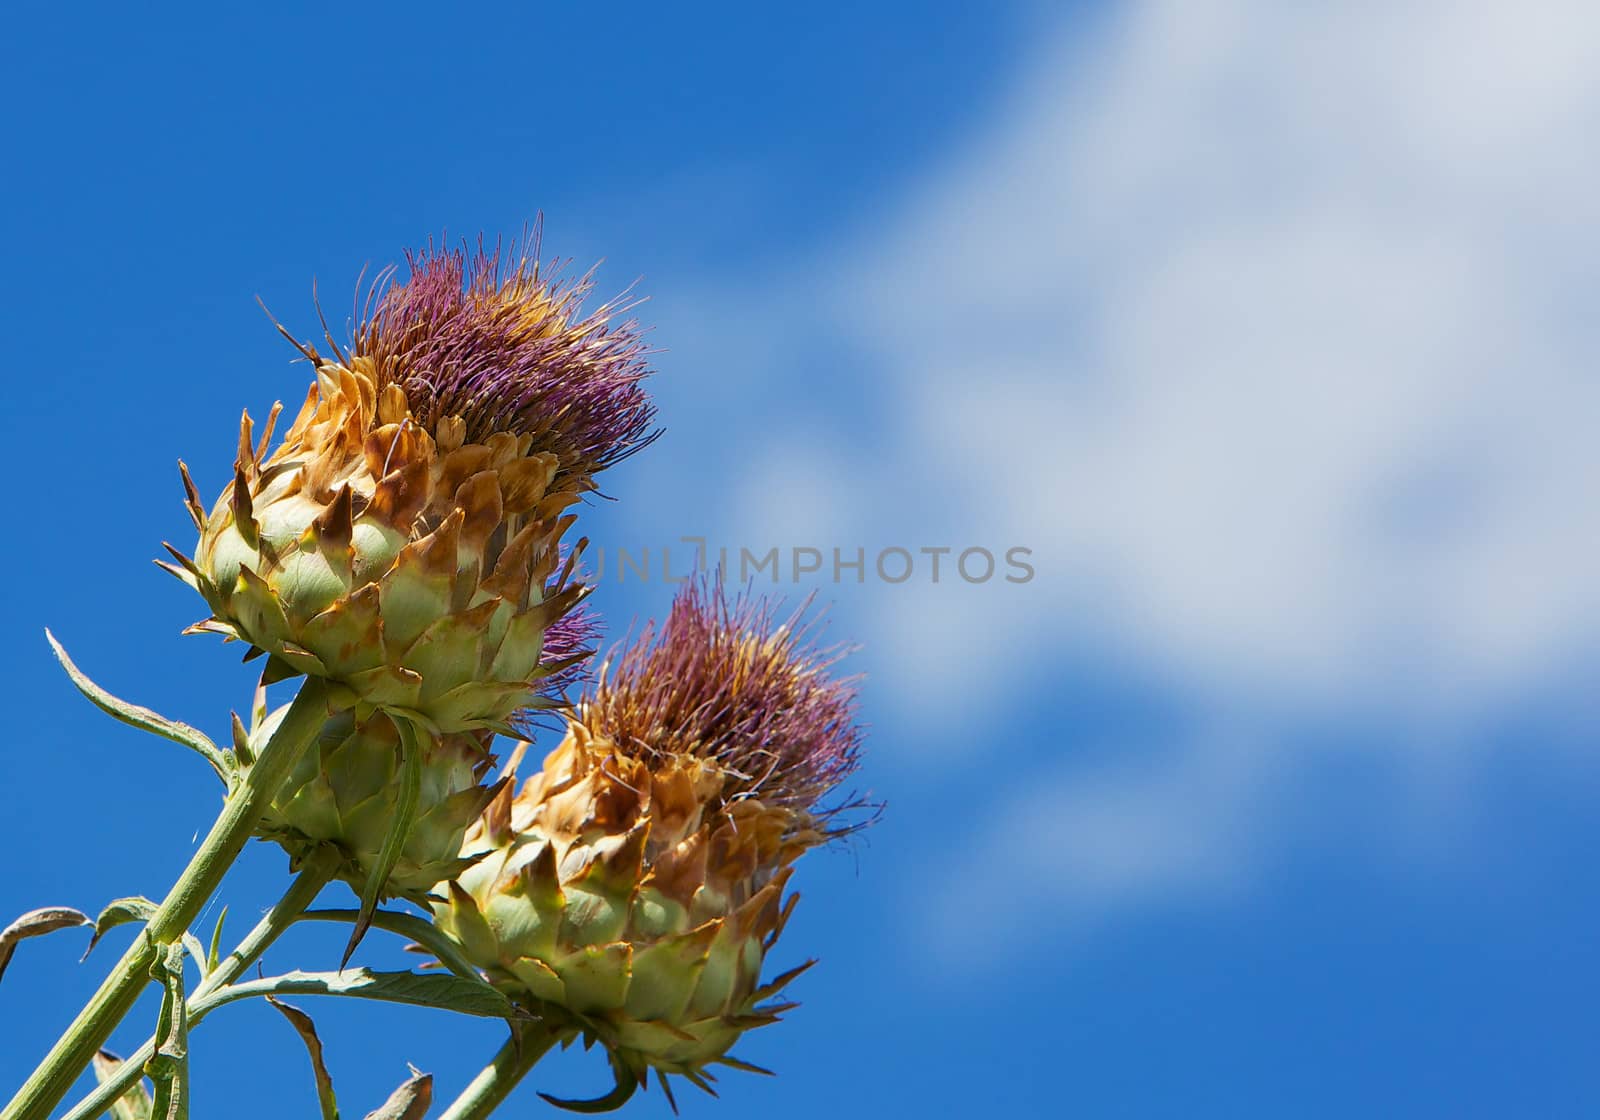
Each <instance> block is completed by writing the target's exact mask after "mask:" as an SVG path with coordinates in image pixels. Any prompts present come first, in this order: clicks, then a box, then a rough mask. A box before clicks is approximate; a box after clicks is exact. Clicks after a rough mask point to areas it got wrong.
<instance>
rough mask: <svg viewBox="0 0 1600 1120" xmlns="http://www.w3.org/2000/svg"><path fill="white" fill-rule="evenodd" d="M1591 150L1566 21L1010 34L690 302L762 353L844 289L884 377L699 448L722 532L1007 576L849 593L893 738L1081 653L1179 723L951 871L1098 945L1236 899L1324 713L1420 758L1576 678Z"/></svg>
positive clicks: (1594, 361) (1535, 10)
mask: <svg viewBox="0 0 1600 1120" xmlns="http://www.w3.org/2000/svg"><path fill="white" fill-rule="evenodd" d="M1597 126H1600V10H1597V9H1595V8H1594V7H1593V6H1592V5H1589V4H1585V3H1581V2H1576V0H1573V2H1558V3H1545V4H1533V5H1505V4H1500V3H1495V2H1493V0H1472V2H1466V0H1451V2H1437V3H1433V2H1426V0H1389V2H1385V3H1370V4H1362V3H1358V4H1341V5H1328V6H1316V5H1285V4H1278V3H1273V2H1271V0H1150V2H1146V3H1139V4H1129V5H1125V6H1122V7H1121V8H1119V9H1118V10H1117V12H1116V13H1114V14H1112V15H1108V16H1107V17H1105V19H1104V20H1103V21H1102V22H1100V23H1098V24H1096V25H1094V26H1093V27H1092V29H1090V30H1087V31H1085V30H1082V29H1080V28H1078V27H1076V26H1067V27H1063V28H1060V29H1059V30H1058V31H1057V32H1056V33H1055V34H1053V35H1041V36H1039V37H1038V39H1037V41H1036V48H1035V53H1034V56H1033V57H1032V59H1031V60H1030V61H1029V62H1028V64H1027V66H1026V68H1025V71H1024V72H1023V73H1022V74H1021V76H1020V77H1019V79H1018V80H1017V82H1016V83H1015V85H1014V87H1013V88H1012V89H1011V90H1010V92H1009V95H1008V96H1007V97H1006V98H1005V99H1004V100H1003V102H1002V103H1001V104H1000V105H999V106H998V108H997V110H996V112H995V113H994V115H993V117H992V119H991V120H990V121H989V123H988V125H987V126H986V127H984V128H983V129H981V130H980V132H979V133H978V134H977V135H975V136H973V137H971V138H969V139H968V141H967V142H966V143H964V144H963V145H962V146H960V147H959V148H958V150H956V151H955V152H954V153H953V154H952V156H951V158H950V159H949V161H948V162H947V163H946V164H944V165H943V166H942V167H940V168H937V169H935V170H934V171H933V172H932V173H931V174H930V175H929V176H928V177H927V178H926V180H925V181H924V182H922V183H921V184H919V185H916V186H915V189H913V190H912V191H910V192H909V194H908V196H907V197H905V198H902V199H901V200H899V201H898V202H897V203H896V204H895V205H893V206H891V207H889V208H888V209H887V210H886V211H885V212H883V213H879V214H875V215H873V216H872V218H871V221H869V222H867V223H864V224H863V226H862V227H861V229H860V230H859V231H857V234H856V235H855V236H854V237H851V238H848V239H847V240H846V243H844V244H835V245H831V246H828V247H827V248H826V253H825V254H824V256H823V257H822V258H819V260H820V261H821V262H822V263H819V264H816V265H815V267H809V266H808V267H802V268H800V269H798V270H797V271H796V273H795V274H794V275H791V276H789V277H787V278H785V280H784V281H783V282H782V283H781V284H779V285H775V286H774V289H773V290H766V291H756V292H743V293H740V294H739V296H738V297H736V298H735V297H730V296H724V297H723V298H721V299H720V300H718V301H717V307H718V311H719V314H720V315H722V316H725V317H726V316H731V317H733V318H735V319H745V320H748V321H755V322H761V323H766V324H770V325H772V327H773V329H775V330H781V323H782V322H783V320H784V317H785V316H786V315H787V314H788V313H789V310H788V309H792V308H793V307H795V306H814V305H815V301H816V298H817V295H816V293H818V292H824V293H832V294H833V299H832V302H831V304H828V305H826V306H824V308H823V312H824V315H825V316H826V315H829V314H831V315H832V317H833V324H832V325H833V326H834V327H835V328H836V329H838V330H839V331H840V332H841V333H842V334H843V335H844V336H846V337H847V338H848V339H849V340H850V342H851V343H852V344H853V345H854V346H856V347H858V348H859V352H860V353H861V354H862V355H863V357H862V359H861V365H862V368H863V369H865V370H870V371H872V375H871V376H869V377H867V378H866V379H865V380H864V382H863V384H862V386H861V391H860V393H859V398H860V407H861V408H862V409H863V411H864V417H865V418H864V420H863V421H862V422H861V424H858V423H856V422H855V421H854V420H852V421H851V422H850V423H848V424H846V425H845V426H844V427H845V430H844V431H842V432H830V433H829V434H828V435H827V437H826V438H821V437H820V433H819V430H818V426H817V424H816V423H814V422H813V423H807V422H805V421H797V422H795V424H794V426H793V427H792V428H791V430H790V432H789V436H788V438H785V437H784V436H783V434H782V432H781V431H780V432H779V433H778V434H777V435H764V438H763V439H762V440H761V441H760V442H758V443H754V442H753V443H751V444H750V445H749V446H747V447H745V448H742V449H738V450H736V451H735V452H734V453H733V454H732V455H731V456H730V461H736V462H737V463H738V464H739V466H738V469H737V471H735V472H733V473H732V475H731V477H729V478H727V479H725V480H724V481H725V482H726V484H727V486H728V489H729V490H730V491H731V492H732V493H733V494H735V495H736V498H737V500H736V501H735V502H734V508H735V509H736V510H738V512H737V513H736V515H735V516H734V518H733V520H734V522H735V524H734V525H733V526H732V527H731V529H730V531H729V537H730V539H733V540H748V541H771V542H772V543H780V544H782V543H808V542H810V541H816V542H818V543H822V542H837V543H841V544H845V545H852V544H854V543H856V542H858V541H863V540H864V541H866V542H869V543H871V542H878V543H880V544H889V543H894V544H905V545H911V546H917V545H922V544H983V545H989V546H991V547H993V546H1001V547H1003V546H1005V545H1008V544H1013V543H1016V544H1025V545H1028V546H1031V547H1032V548H1033V549H1034V550H1035V554H1036V555H1035V560H1036V563H1037V566H1038V568H1039V573H1040V574H1039V577H1038V579H1037V580H1036V581H1035V582H1034V583H1032V584H1029V585H1027V586H1026V587H1025V588H1009V587H999V586H992V585H991V586H986V587H982V588H964V587H962V586H961V585H959V584H952V583H950V582H949V581H946V582H945V583H943V584H941V585H940V586H938V587H934V586H930V585H928V584H927V583H925V582H921V581H918V582H916V583H914V584H911V585H907V586H906V587H903V588H896V589H892V590H888V589H883V588H881V587H880V588H877V589H874V590H873V593H872V594H871V595H862V596H860V597H859V601H858V603H857V604H856V607H857V608H859V610H860V611H863V612H866V613H865V615H864V616H863V615H861V614H854V617H853V618H852V619H851V625H852V626H853V627H858V628H859V629H860V630H864V631H865V632H864V633H863V634H862V635H861V636H862V637H864V638H866V639H867V640H868V641H869V643H870V644H871V646H872V648H873V649H874V651H875V654H876V656H875V665H876V671H875V676H874V683H873V687H874V689H875V690H878V693H879V694H880V695H881V694H882V690H884V689H885V688H887V689H889V690H892V691H894V692H895V693H897V694H898V695H899V696H900V698H901V701H902V703H901V704H900V705H899V706H898V708H897V710H896V711H895V712H894V715H893V718H894V719H895V721H896V722H897V723H899V722H901V721H904V723H905V724H906V725H907V726H908V727H909V726H912V725H913V724H915V723H916V721H918V720H919V719H920V720H923V721H924V726H925V727H926V728H928V729H935V730H936V729H937V728H938V727H939V726H940V724H941V723H942V722H943V720H944V719H945V716H946V715H947V707H948V703H950V702H953V701H948V700H946V701H945V702H944V703H934V704H930V703H929V702H928V698H929V697H937V698H951V697H954V698H964V697H973V696H983V697H984V698H985V701H986V703H987V704H989V705H991V706H995V707H1003V706H1005V705H1007V704H1008V703H1013V702H1016V701H1018V700H1019V699H1021V698H1018V697H1015V696H1009V697H1008V696H1007V695H1006V692H1005V689H1006V685H1007V682H1008V681H1009V680H1014V679H1021V678H1020V677H1019V675H1018V674H1017V673H1016V667H1017V666H1018V665H1019V664H1031V665H1034V666H1038V665H1049V664H1051V663H1052V662H1053V661H1057V660H1058V659H1060V658H1062V657H1063V656H1064V655H1065V654H1067V653H1069V652H1070V653H1075V654H1079V655H1082V654H1084V653H1085V652H1088V653H1090V654H1091V655H1101V654H1103V655H1104V656H1106V657H1115V658H1120V659H1124V660H1126V661H1129V662H1131V663H1133V664H1135V665H1137V666H1138V667H1139V671H1140V672H1141V673H1145V674H1147V675H1148V676H1149V678H1150V679H1152V680H1157V681H1161V682H1164V683H1165V684H1168V685H1171V686H1172V687H1174V688H1175V689H1177V691H1178V692H1179V693H1181V694H1182V695H1183V696H1184V698H1185V700H1186V702H1187V703H1189V704H1190V705H1191V706H1192V707H1193V709H1194V710H1195V711H1196V712H1197V713H1198V715H1197V717H1196V727H1197V731H1196V734H1195V735H1194V737H1193V740H1192V741H1191V742H1189V743H1188V744H1187V745H1185V746H1182V748H1181V749H1177V750H1174V751H1171V752H1167V753H1164V754H1161V755H1160V757H1159V758H1158V759H1155V760H1150V761H1146V762H1143V763H1139V764H1134V765H1130V766H1128V767H1125V768H1122V769H1118V770H1116V771H1112V772H1085V771H1083V770H1081V769H1080V768H1078V767H1076V766H1074V765H1071V764H1063V765H1062V766H1060V767H1059V768H1057V769H1055V770H1053V771H1051V772H1050V773H1048V774H1043V775H1039V776H1037V780H1036V781H1033V780H1030V781H1029V782H1028V783H1027V787H1026V788H1025V789H1019V790H1016V791H1014V792H1013V794H1012V795H1010V801H1009V802H1008V803H1006V804H1001V805H996V806H990V807H989V810H988V812H989V815H990V816H991V817H992V818H993V819H995V820H998V821H1002V822H1010V823H1009V824H1007V825H1006V826H1005V827H1004V828H1001V829H999V830H997V831H995V832H993V833H992V835H991V836H990V840H989V841H988V842H987V843H986V844H985V845H984V846H983V848H982V850H980V851H978V852H977V853H976V854H975V855H974V856H973V859H974V861H975V862H976V863H977V864H978V865H980V868H981V865H983V864H984V863H986V862H993V861H997V860H1007V859H1012V858H1014V857H1015V853H1016V852H1018V851H1019V850H1026V851H1031V852H1034V853H1048V855H1038V856H1037V857H1036V858H1038V859H1045V860H1046V861H1047V864H1048V866H1046V865H1044V864H1041V865H1040V866H1039V867H1038V868H1036V869H1035V870H1037V871H1039V872H1041V873H1046V872H1052V871H1053V874H1043V876H1042V877H1043V880H1044V881H1046V882H1048V883H1052V884H1054V887H1053V889H1054V891H1055V892H1056V893H1055V900H1056V904H1057V906H1058V907H1059V908H1060V909H1061V910H1062V912H1064V913H1071V914H1075V915H1078V916H1080V917H1083V918H1085V919H1088V918H1092V917H1095V916H1099V915H1103V914H1105V913H1109V912H1112V911H1115V910H1118V909H1120V908H1124V907H1127V906H1129V905H1133V904H1136V903H1139V902H1145V901H1149V900H1151V899H1155V898H1167V897H1171V896H1172V895H1174V894H1183V893H1186V892H1189V891H1192V890H1206V891H1213V892H1214V891H1216V890H1222V889H1228V888H1231V887H1234V886H1237V885H1238V884H1239V883H1240V882H1241V881H1246V880H1248V879H1249V878H1250V876H1251V874H1252V872H1253V871H1254V870H1255V869H1256V864H1257V860H1258V858H1259V852H1260V851H1261V849H1262V846H1263V844H1264V840H1263V837H1264V836H1266V835H1267V832H1266V830H1267V829H1268V827H1269V824H1271V821H1272V820H1273V819H1274V818H1273V812H1274V809H1273V806H1274V805H1275V804H1276V801H1275V798H1274V796H1273V795H1272V794H1273V791H1274V790H1275V789H1276V790H1278V791H1279V793H1280V794H1281V793H1282V792H1283V791H1284V790H1286V789H1288V788H1289V786H1290V785H1291V784H1292V779H1291V777H1290V776H1291V775H1292V773H1293V757H1294V754H1295V749H1294V748H1295V743H1294V742H1293V741H1292V737H1290V736H1286V735H1285V734H1284V733H1283V731H1282V729H1283V728H1285V727H1295V726H1300V727H1305V726H1314V725H1315V724H1316V723H1317V721H1318V720H1320V719H1322V718H1324V717H1325V716H1327V715H1329V714H1337V715H1340V716H1345V715H1348V714H1350V713H1352V712H1354V713H1357V714H1358V715H1359V716H1360V717H1362V718H1366V719H1369V720H1370V719H1374V718H1376V719H1378V720H1380V721H1383V722H1386V723H1387V725H1388V726H1391V727H1396V726H1398V727H1405V728H1409V729H1411V730H1413V731H1414V732H1415V739H1416V742H1417V743H1419V744H1420V745H1421V746H1423V747H1424V748H1426V749H1425V750H1422V751H1419V752H1417V756H1416V757H1417V758H1418V759H1420V758H1424V757H1427V756H1432V755H1447V754H1449V753H1450V752H1448V751H1444V750H1441V744H1444V743H1446V742H1448V741H1450V740H1451V739H1452V737H1453V736H1455V735H1456V734H1457V733H1458V732H1460V730H1461V729H1462V728H1467V729H1469V730H1470V729H1471V728H1472V727H1473V726H1474V725H1475V724H1476V723H1478V722H1479V721H1481V720H1483V719H1485V718H1489V717H1491V716H1493V715H1494V714H1496V713H1497V712H1499V711H1501V710H1503V709H1504V706H1505V705H1507V704H1511V703H1515V702H1517V701H1518V700H1519V699H1525V698H1526V697H1527V696H1529V695H1531V694H1533V693H1534V692H1536V690H1538V689H1539V688H1541V687H1544V686H1548V684H1549V682H1550V681H1552V680H1570V678H1571V675H1572V673H1573V666H1574V664H1575V663H1577V662H1576V659H1578V658H1582V657H1590V658H1592V657H1593V656H1594V654H1595V651H1596V649H1597V647H1600V575H1597V573H1600V563H1597V562H1600V515H1597V512H1596V510H1597V508H1600V507H1597V501H1600V436H1597V435H1596V431H1597V423H1600V318H1597V317H1596V316H1595V314H1594V312H1593V310H1592V308H1591V303H1592V301H1593V299H1594V296H1593V292H1594V290H1595V279H1596V275H1595V274H1596V271H1597V267H1600V266H1597V262H1600V149H1597V148H1596V147H1595V145H1594V143H1593V137H1594V135H1595V130H1596V127H1597ZM852 278H853V279H852ZM741 301H742V303H743V305H744V306H746V307H748V309H749V311H750V314H749V315H748V316H742V315H740V314H739V313H738V312H737V310H736V309H737V308H738V307H739V306H741ZM774 308H779V309H782V310H780V311H779V312H776V313H775V312H774ZM730 309H735V310H730ZM809 329H814V327H813V328H809ZM769 356H770V355H769ZM805 375H806V371H803V370H802V371H799V372H798V373H797V376H799V377H804V376H805ZM829 399H830V400H831V399H832V397H831V396H830V398H829ZM862 424H864V425H865V426H866V427H867V428H869V429H870V431H871V433H872V434H871V435H870V437H868V438H865V439H862V438H860V437H859V434H858V429H859V427H860V426H861V425H862ZM824 445H826V451H825V453H824V451H823V447H824ZM775 495H778V496H780V497H778V498H776V499H775ZM853 613H854V612H853ZM863 618H865V621H863ZM1030 683H1032V684H1034V685H1036V684H1037V681H1036V679H1035V680H1034V681H1031V682H1030ZM1216 727H1227V728H1233V729H1238V730H1239V731H1240V732H1241V734H1238V735H1235V734H1231V733H1230V734H1227V735H1219V734H1215V733H1214V732H1213V728H1216ZM1469 737H1470V736H1469ZM946 740H947V741H943V745H944V746H945V747H946V748H947V749H948V750H947V756H948V757H953V756H954V754H955V753H958V752H959V751H961V750H965V749H972V748H975V747H981V745H982V743H981V740H973V741H970V742H957V741H956V740H955V739H953V738H950V737H948V736H947V737H946ZM915 741H916V746H917V750H918V752H919V754H921V755H936V754H937V753H938V752H936V751H933V750H931V749H930V748H931V747H932V746H934V745H936V744H939V743H940V742H941V740H940V738H939V736H938V735H936V734H927V735H917V736H915ZM1241 741H1244V742H1255V743H1260V744H1262V746H1260V747H1259V748H1244V747H1240V746H1239V745H1238V744H1239V742H1241ZM1301 755H1302V761H1304V760H1305V759H1309V758H1310V756H1309V755H1308V754H1306V753H1305V752H1301ZM1269 759H1270V760H1273V761H1272V763H1271V764H1270V765H1269V764H1268V761H1267V760H1269ZM1415 761H1416V759H1413V760H1410V761H1409V762H1407V763H1406V764H1405V765H1402V766H1399V767H1397V768H1396V769H1397V772H1403V771H1404V770H1405V769H1406V766H1407V765H1411V764H1412V763H1413V762H1415ZM1280 763H1281V764H1282V765H1281V766H1280ZM1400 780H1403V779H1399V778H1397V781H1400ZM1279 823H1281V822H1279ZM1271 827H1277V825H1276V824H1271ZM1040 837H1046V838H1048V840H1049V842H1048V843H1042V842H1040V841H1039V838H1040ZM974 870H977V868H975V869H974Z"/></svg>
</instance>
